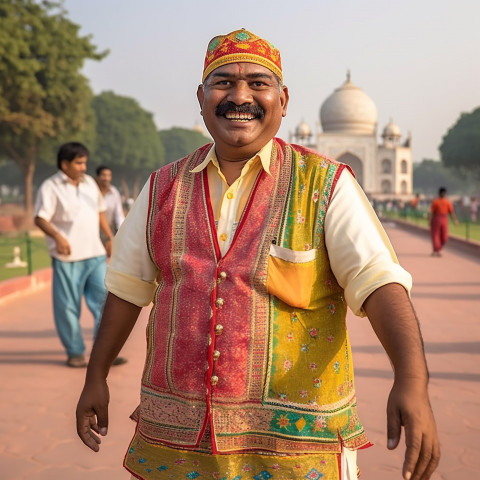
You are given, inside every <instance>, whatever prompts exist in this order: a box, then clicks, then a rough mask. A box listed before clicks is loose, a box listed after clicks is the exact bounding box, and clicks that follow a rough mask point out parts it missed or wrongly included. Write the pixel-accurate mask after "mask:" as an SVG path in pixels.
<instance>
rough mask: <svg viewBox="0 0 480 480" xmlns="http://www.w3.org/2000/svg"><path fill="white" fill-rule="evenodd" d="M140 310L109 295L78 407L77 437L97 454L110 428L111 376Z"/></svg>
mask: <svg viewBox="0 0 480 480" xmlns="http://www.w3.org/2000/svg"><path fill="white" fill-rule="evenodd" d="M140 310H141V307H138V306H137V305H134V304H133V303H130V302H127V301H125V300H122V299H121V298H119V297H117V296H115V295H113V294H112V293H109V294H108V297H107V301H106V303H105V309H104V312H103V316H102V321H101V323H100V328H99V330H98V334H97V338H96V340H95V343H94V345H93V349H92V354H91V356H90V361H89V363H88V368H87V374H86V378H85V386H84V388H83V391H82V394H81V396H80V399H79V401H78V405H77V433H78V436H79V437H80V438H81V440H82V441H83V443H84V444H85V445H87V447H89V448H91V449H92V450H93V451H95V452H98V451H99V449H100V447H99V444H100V443H101V440H100V437H99V436H98V435H97V434H100V435H102V436H105V435H106V434H107V428H108V402H109V391H108V386H107V376H108V372H109V370H110V367H111V365H112V362H113V360H114V359H115V358H116V357H117V355H118V354H119V352H120V350H121V349H122V347H123V345H124V343H125V342H126V340H127V338H128V336H129V335H130V333H131V331H132V329H133V327H134V325H135V323H136V321H137V318H138V315H139V314H140Z"/></svg>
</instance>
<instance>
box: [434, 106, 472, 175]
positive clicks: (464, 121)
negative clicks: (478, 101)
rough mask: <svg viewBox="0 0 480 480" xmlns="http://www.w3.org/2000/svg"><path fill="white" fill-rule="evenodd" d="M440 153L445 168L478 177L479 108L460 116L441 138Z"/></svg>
mask: <svg viewBox="0 0 480 480" xmlns="http://www.w3.org/2000/svg"><path fill="white" fill-rule="evenodd" d="M440 153H441V156H442V162H443V163H444V164H445V166H447V167H452V168H455V169H459V170H462V171H466V172H469V174H471V173H473V174H474V175H476V176H480V107H479V108H476V109H475V110H474V111H473V112H471V113H462V114H461V115H460V118H459V119H458V120H457V122H456V123H455V125H453V127H451V128H450V129H449V130H448V132H447V133H446V135H445V136H444V137H443V141H442V144H441V145H440Z"/></svg>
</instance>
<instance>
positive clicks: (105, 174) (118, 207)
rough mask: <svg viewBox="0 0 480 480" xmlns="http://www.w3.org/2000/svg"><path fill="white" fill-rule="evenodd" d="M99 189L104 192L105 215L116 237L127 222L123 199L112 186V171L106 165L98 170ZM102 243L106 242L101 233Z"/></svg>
mask: <svg viewBox="0 0 480 480" xmlns="http://www.w3.org/2000/svg"><path fill="white" fill-rule="evenodd" d="M96 174H97V178H96V180H97V184H98V188H100V191H101V192H102V195H103V199H104V201H105V207H106V208H107V210H106V211H105V215H106V217H107V221H108V225H109V226H110V230H111V231H112V233H113V234H114V235H115V234H116V233H117V231H118V229H119V228H120V225H121V224H122V222H123V221H124V220H125V214H124V213H123V205H122V197H121V196H120V192H119V191H118V190H117V188H115V187H114V186H113V185H112V169H111V168H110V167H107V166H105V165H101V166H100V167H98V168H97V170H96ZM100 236H101V238H102V241H103V242H105V240H106V239H105V238H104V235H103V232H100Z"/></svg>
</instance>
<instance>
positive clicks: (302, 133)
mask: <svg viewBox="0 0 480 480" xmlns="http://www.w3.org/2000/svg"><path fill="white" fill-rule="evenodd" d="M295 135H296V136H297V137H298V138H308V137H310V136H311V135H312V131H311V130H310V127H309V126H308V123H306V122H304V121H303V120H302V121H301V122H300V123H299V124H298V125H297V128H296V129H295Z"/></svg>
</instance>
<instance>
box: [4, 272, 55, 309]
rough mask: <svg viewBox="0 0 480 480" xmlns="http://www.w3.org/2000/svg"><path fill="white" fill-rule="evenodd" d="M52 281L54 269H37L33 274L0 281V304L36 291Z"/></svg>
mask: <svg viewBox="0 0 480 480" xmlns="http://www.w3.org/2000/svg"><path fill="white" fill-rule="evenodd" d="M51 282H52V269H51V268H50V267H49V268H44V269H42V270H37V271H35V272H33V273H32V275H22V276H21V277H15V278H11V279H9V280H4V281H3V282H0V305H3V304H4V303H6V302H8V301H10V300H12V299H15V298H18V297H19V296H21V295H23V294H24V293H30V292H35V291H37V290H40V289H41V288H45V287H47V286H49V285H50V284H51Z"/></svg>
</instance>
